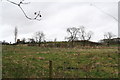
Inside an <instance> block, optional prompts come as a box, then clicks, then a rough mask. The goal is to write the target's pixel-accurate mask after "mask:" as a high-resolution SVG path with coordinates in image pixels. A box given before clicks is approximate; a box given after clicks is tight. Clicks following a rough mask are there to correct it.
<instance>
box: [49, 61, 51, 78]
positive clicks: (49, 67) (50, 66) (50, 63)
mask: <svg viewBox="0 0 120 80" xmlns="http://www.w3.org/2000/svg"><path fill="white" fill-rule="evenodd" d="M49 79H50V80H51V79H52V61H49Z"/></svg>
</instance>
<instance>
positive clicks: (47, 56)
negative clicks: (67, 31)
mask: <svg viewBox="0 0 120 80" xmlns="http://www.w3.org/2000/svg"><path fill="white" fill-rule="evenodd" d="M2 55H3V57H2V59H3V78H41V77H49V60H52V61H53V77H56V78H58V77H67V78H68V77H69V78H70V77H79V78H85V77H89V78H90V77H92V78H99V77H100V78H116V77H118V54H117V49H74V48H40V47H30V46H29V47H28V46H24V47H18V46H3V54H2ZM40 58H41V59H40Z"/></svg>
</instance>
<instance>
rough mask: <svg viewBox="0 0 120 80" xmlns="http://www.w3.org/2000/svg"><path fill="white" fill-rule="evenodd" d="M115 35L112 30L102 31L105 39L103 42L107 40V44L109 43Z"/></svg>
mask: <svg viewBox="0 0 120 80" xmlns="http://www.w3.org/2000/svg"><path fill="white" fill-rule="evenodd" d="M113 37H115V35H114V34H113V33H112V32H107V33H104V40H106V41H105V42H107V45H108V46H109V45H110V40H111V39H112V38H113Z"/></svg>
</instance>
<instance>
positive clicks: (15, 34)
mask: <svg viewBox="0 0 120 80" xmlns="http://www.w3.org/2000/svg"><path fill="white" fill-rule="evenodd" d="M17 35H18V29H17V27H15V30H14V36H15V43H16V42H17Z"/></svg>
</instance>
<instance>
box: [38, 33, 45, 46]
mask: <svg viewBox="0 0 120 80" xmlns="http://www.w3.org/2000/svg"><path fill="white" fill-rule="evenodd" d="M44 39H45V34H44V33H43V32H41V31H38V32H36V41H38V43H39V46H40V44H41V42H42V41H44Z"/></svg>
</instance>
